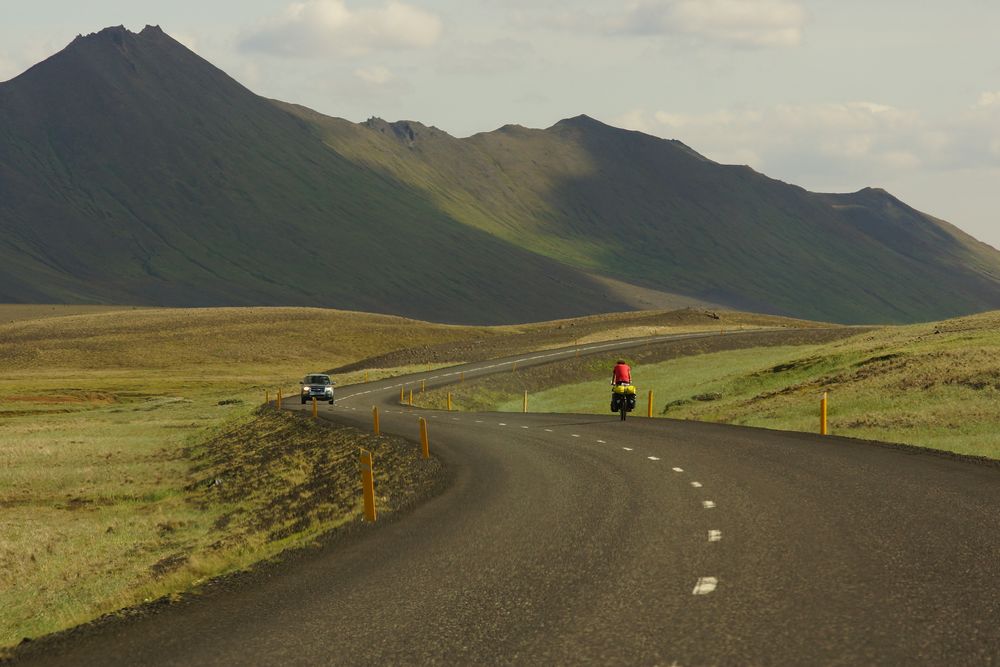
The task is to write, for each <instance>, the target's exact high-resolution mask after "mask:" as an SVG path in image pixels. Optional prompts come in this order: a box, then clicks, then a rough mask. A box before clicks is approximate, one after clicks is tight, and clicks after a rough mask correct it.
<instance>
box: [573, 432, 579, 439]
mask: <svg viewBox="0 0 1000 667" xmlns="http://www.w3.org/2000/svg"><path fill="white" fill-rule="evenodd" d="M571 435H572V437H574V438H579V437H580V436H579V435H578V434H576V433H573V434H571Z"/></svg>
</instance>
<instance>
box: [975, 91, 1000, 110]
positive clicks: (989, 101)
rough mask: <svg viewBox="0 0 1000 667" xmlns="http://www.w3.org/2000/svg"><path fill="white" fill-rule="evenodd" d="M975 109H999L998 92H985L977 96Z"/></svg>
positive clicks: (999, 96)
mask: <svg viewBox="0 0 1000 667" xmlns="http://www.w3.org/2000/svg"><path fill="white" fill-rule="evenodd" d="M974 108H976V109H1000V90H998V91H987V92H985V93H982V94H981V95H980V96H979V101H978V102H977V103H976V106H975V107H974Z"/></svg>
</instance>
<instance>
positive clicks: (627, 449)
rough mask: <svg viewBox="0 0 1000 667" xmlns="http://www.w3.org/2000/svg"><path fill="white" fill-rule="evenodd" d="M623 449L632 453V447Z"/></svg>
mask: <svg viewBox="0 0 1000 667" xmlns="http://www.w3.org/2000/svg"><path fill="white" fill-rule="evenodd" d="M622 449H624V450H625V451H626V452H631V451H632V448H631V447H622Z"/></svg>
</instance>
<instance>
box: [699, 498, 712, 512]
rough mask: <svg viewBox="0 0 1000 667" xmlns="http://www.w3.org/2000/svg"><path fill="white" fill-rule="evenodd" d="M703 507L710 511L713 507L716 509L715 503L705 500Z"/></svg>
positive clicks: (702, 502) (702, 503)
mask: <svg viewBox="0 0 1000 667" xmlns="http://www.w3.org/2000/svg"><path fill="white" fill-rule="evenodd" d="M701 506H702V507H704V508H705V509H707V510H710V509H712V508H713V507H715V503H713V502H712V501H711V500H703V501H701Z"/></svg>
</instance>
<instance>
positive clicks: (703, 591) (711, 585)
mask: <svg viewBox="0 0 1000 667" xmlns="http://www.w3.org/2000/svg"><path fill="white" fill-rule="evenodd" d="M718 585H719V580H718V579H716V578H715V577H701V578H699V579H698V583H697V584H695V585H694V591H692V593H693V594H694V595H708V594H709V593H711V592H712V591H714V590H715V587H716V586H718Z"/></svg>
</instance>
